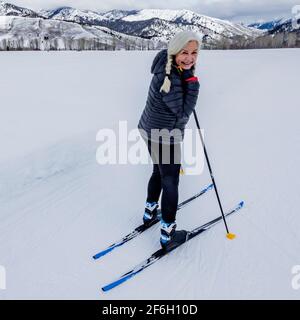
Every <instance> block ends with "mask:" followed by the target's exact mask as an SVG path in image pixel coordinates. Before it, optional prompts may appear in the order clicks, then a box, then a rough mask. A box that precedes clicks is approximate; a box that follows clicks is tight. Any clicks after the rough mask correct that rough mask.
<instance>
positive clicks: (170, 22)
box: [43, 7, 261, 41]
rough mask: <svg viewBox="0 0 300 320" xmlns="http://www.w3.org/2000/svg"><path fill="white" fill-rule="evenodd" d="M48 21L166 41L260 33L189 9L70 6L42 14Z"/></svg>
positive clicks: (220, 37)
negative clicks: (192, 34) (186, 32)
mask: <svg viewBox="0 0 300 320" xmlns="http://www.w3.org/2000/svg"><path fill="white" fill-rule="evenodd" d="M43 14H44V15H45V16H47V17H49V18H52V19H58V20H65V21H74V22H79V23H87V24H94V25H102V26H106V27H108V28H111V29H113V30H116V31H119V32H122V33H126V34H130V35H134V36H138V37H142V38H148V39H152V40H160V41H168V40H169V39H170V38H171V37H172V36H173V35H174V34H175V33H177V32H178V31H180V30H183V29H190V30H194V31H196V32H198V33H200V34H202V35H203V36H205V37H206V39H211V40H221V39H223V38H226V39H231V38H234V37H235V36H242V37H245V38H251V37H255V36H258V35H260V34H261V31H258V30H255V29H253V28H248V27H245V26H242V25H240V24H235V23H232V22H229V21H225V20H220V19H216V18H211V17H208V16H204V15H201V14H198V13H195V12H193V11H190V10H165V9H144V10H132V11H126V10H111V11H108V12H106V13H103V14H97V13H95V12H91V11H80V10H77V9H73V8H70V7H63V8H58V9H55V10H51V11H48V12H47V11H44V12H43Z"/></svg>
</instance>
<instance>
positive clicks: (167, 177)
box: [145, 140, 181, 223]
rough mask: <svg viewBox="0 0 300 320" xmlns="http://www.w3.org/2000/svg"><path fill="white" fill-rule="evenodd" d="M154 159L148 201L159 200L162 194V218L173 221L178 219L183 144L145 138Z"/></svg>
mask: <svg viewBox="0 0 300 320" xmlns="http://www.w3.org/2000/svg"><path fill="white" fill-rule="evenodd" d="M145 142H146V144H147V146H148V151H149V154H150V156H151V159H152V161H153V172H152V175H151V177H150V179H149V182H148V189H147V202H158V200H159V197H160V194H161V192H162V196H161V213H162V219H163V220H164V221H165V222H167V223H171V222H174V221H175V219H176V211H177V206H178V185H179V174H180V167H181V145H180V143H177V144H162V143H157V142H153V141H150V140H145Z"/></svg>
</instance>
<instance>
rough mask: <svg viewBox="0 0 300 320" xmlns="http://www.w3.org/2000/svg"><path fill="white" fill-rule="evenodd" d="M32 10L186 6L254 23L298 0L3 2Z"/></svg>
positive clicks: (279, 14) (285, 11) (280, 12)
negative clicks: (64, 7)
mask: <svg viewBox="0 0 300 320" xmlns="http://www.w3.org/2000/svg"><path fill="white" fill-rule="evenodd" d="M5 2H9V3H13V4H15V5H19V6H23V7H26V8H29V9H33V10H40V9H53V8H55V7H61V6H70V7H73V8H77V9H89V10H93V11H100V12H105V11H109V10H112V9H124V10H133V9H138V10H139V9H188V10H192V11H194V12H197V13H200V14H205V15H208V16H211V17H216V18H220V19H227V20H230V21H234V22H244V23H250V22H256V21H267V20H269V19H274V18H281V17H285V18H287V17H290V16H291V10H292V7H293V6H295V5H300V0H264V1H261V0H202V1H199V0H164V1H161V0H127V1H126V0H11V1H9V0H8V1H5Z"/></svg>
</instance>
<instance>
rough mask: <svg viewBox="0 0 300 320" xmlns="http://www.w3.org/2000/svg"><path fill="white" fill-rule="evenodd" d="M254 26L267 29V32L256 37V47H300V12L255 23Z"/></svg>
mask: <svg viewBox="0 0 300 320" xmlns="http://www.w3.org/2000/svg"><path fill="white" fill-rule="evenodd" d="M250 26H252V27H257V28H259V29H265V30H266V32H265V33H264V34H262V35H261V36H259V37H256V38H255V41H254V47H255V48H270V47H271V48H294V47H296V48H299V47H300V14H299V15H298V16H295V17H294V19H292V18H282V19H277V20H274V21H268V22H262V23H254V24H251V25H250Z"/></svg>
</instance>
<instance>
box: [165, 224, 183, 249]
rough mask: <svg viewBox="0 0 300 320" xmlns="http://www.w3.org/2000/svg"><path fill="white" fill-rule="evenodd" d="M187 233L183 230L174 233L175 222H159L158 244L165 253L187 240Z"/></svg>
mask: <svg viewBox="0 0 300 320" xmlns="http://www.w3.org/2000/svg"><path fill="white" fill-rule="evenodd" d="M187 237H188V232H187V231H185V230H178V231H176V222H172V223H167V222H164V221H163V220H161V227H160V244H161V247H162V248H163V249H165V250H167V251H170V250H172V249H173V248H176V247H177V246H178V245H179V244H182V243H184V242H185V241H186V240H187Z"/></svg>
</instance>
